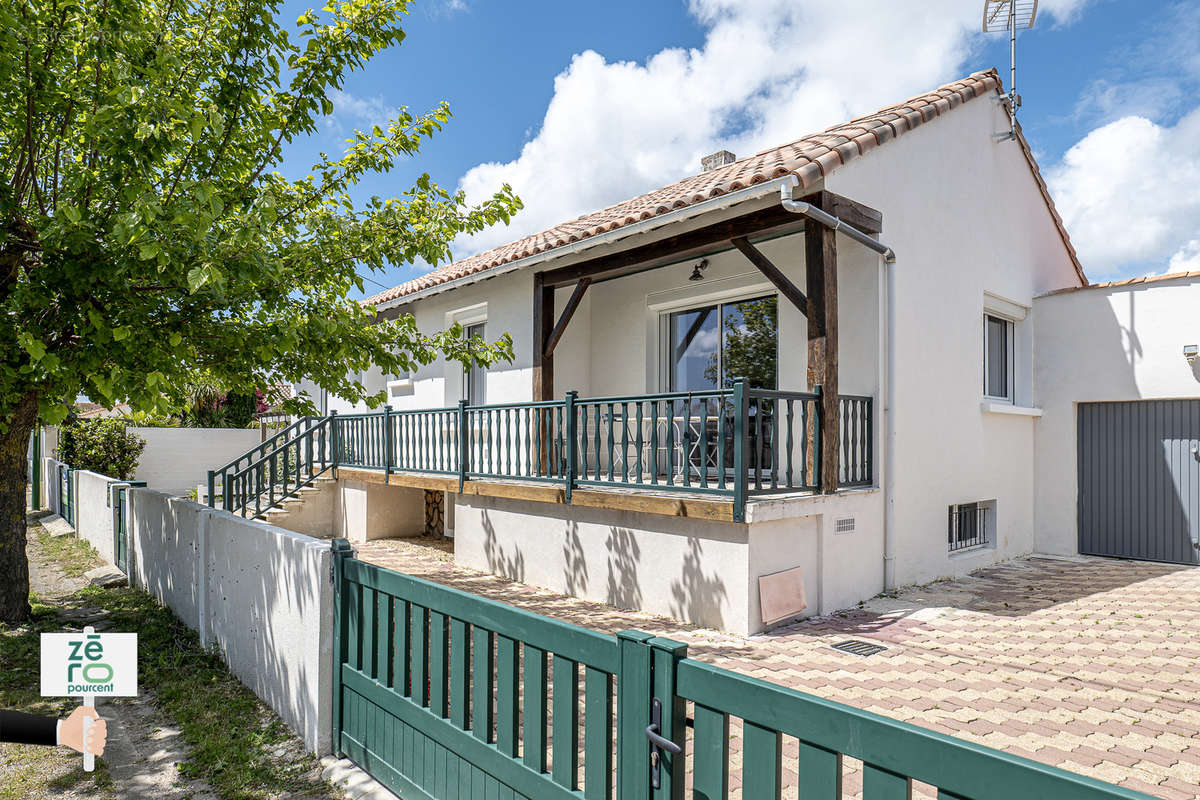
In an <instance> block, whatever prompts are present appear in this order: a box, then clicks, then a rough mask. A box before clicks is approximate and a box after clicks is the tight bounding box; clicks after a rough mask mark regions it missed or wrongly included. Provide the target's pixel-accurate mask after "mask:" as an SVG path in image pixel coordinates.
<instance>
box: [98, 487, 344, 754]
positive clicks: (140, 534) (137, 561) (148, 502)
mask: <svg viewBox="0 0 1200 800" xmlns="http://www.w3.org/2000/svg"><path fill="white" fill-rule="evenodd" d="M75 474H76V476H77V479H78V484H77V485H78V491H77V493H76V497H77V498H78V499H77V506H76V507H77V516H76V533H77V535H78V536H79V537H80V538H82V539H86V540H87V541H88V542H90V543H91V544H92V545H93V546H94V547H95V548H96V549H97V550H98V551H99V552H100V554H101V555H102V556H103V557H104V558H105V560H107V561H109V562H110V563H111V562H112V557H113V514H112V509H111V508H108V507H106V502H107V487H108V486H109V484H110V483H114V482H116V481H115V480H114V479H112V478H108V477H106V476H104V475H97V474H95V473H91V472H84V471H80V472H77V473H75ZM128 497H129V509H128V526H129V533H128V535H129V538H128V548H129V577H130V583H131V584H132V585H134V586H137V587H140V588H143V589H145V590H146V591H147V592H149V593H150V594H152V595H153V596H154V597H155V598H156V599H158V601H159V602H161V603H162V604H163V605H165V606H167V607H168V608H170V609H171V611H173V612H174V613H175V615H176V616H178V617H179V618H180V619H181V620H183V622H184V623H185V624H187V625H188V627H190V628H192V629H194V630H196V631H197V632H198V633H199V634H200V642H201V644H202V645H203V646H205V647H211V648H215V649H216V650H218V651H220V653H221V655H222V656H223V658H224V659H225V663H226V664H228V666H229V669H230V671H231V672H232V673H233V674H234V675H236V676H237V677H238V679H239V680H241V681H242V682H243V683H244V684H246V685H247V686H248V687H250V689H252V690H253V691H254V693H255V694H257V695H258V696H259V697H261V698H262V699H263V701H264V702H266V703H267V704H268V705H269V706H271V708H273V709H275V711H276V712H278V713H279V715H280V717H282V718H283V721H284V722H285V723H287V724H288V725H289V726H290V727H291V728H292V729H293V730H294V731H296V732H297V733H298V734H299V735H300V736H301V737H302V738H303V739H304V743H305V745H306V746H307V747H308V749H310V750H311V751H313V752H316V753H319V754H324V753H327V752H329V751H330V745H331V739H330V731H331V727H330V725H331V719H332V716H331V714H332V697H333V695H332V687H333V680H332V679H333V675H332V669H333V662H332V650H331V648H332V634H333V631H332V624H333V585H332V582H331V578H330V571H329V569H330V552H329V543H328V542H323V541H319V540H317V539H313V538H310V537H308V536H303V535H301V534H298V533H292V532H290V531H285V530H282V529H280V528H276V527H272V526H270V525H267V524H265V523H261V522H254V521H250V520H244V519H242V518H240V517H237V516H234V515H232V514H229V513H226V512H224V511H215V510H213V509H210V508H208V507H206V506H201V505H197V504H196V503H192V502H189V501H186V500H181V499H177V498H172V497H170V496H168V495H167V494H164V493H161V492H155V491H151V490H149V489H130V490H129V494H128Z"/></svg>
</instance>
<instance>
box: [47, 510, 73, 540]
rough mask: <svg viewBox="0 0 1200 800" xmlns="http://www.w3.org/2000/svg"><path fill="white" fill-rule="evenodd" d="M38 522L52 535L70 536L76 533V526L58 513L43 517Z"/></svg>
mask: <svg viewBox="0 0 1200 800" xmlns="http://www.w3.org/2000/svg"><path fill="white" fill-rule="evenodd" d="M38 524H39V525H41V526H42V527H43V528H45V529H46V533H48V534H50V535H51V536H68V535H70V534H73V533H75V528H74V527H72V526H71V523H69V522H67V521H66V520H65V519H63V518H62V517H60V516H59V515H58V514H51V515H50V516H48V517H42V518H41V519H40V520H38Z"/></svg>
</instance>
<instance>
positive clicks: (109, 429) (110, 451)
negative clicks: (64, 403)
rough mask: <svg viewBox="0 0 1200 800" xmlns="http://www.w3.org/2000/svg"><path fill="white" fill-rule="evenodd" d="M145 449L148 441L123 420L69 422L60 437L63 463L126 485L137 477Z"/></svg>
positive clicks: (60, 456)
mask: <svg viewBox="0 0 1200 800" xmlns="http://www.w3.org/2000/svg"><path fill="white" fill-rule="evenodd" d="M145 447H146V440H145V439H142V438H141V437H139V436H135V435H134V434H132V433H130V432H129V431H127V430H126V429H125V421H124V420H120V419H85V420H75V421H73V422H71V421H68V422H67V423H65V424H64V425H63V426H62V428H61V430H60V432H59V437H58V457H59V460H60V461H63V462H65V463H66V464H67V465H68V466H70V467H71V468H72V469H86V470H89V471H91V472H98V473H100V474H101V475H107V476H109V477H110V478H118V479H120V480H123V481H125V480H129V479H130V478H132V477H133V473H134V471H135V470H136V469H137V462H138V457H139V456H141V454H142V450H144V449H145Z"/></svg>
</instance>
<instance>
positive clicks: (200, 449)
mask: <svg viewBox="0 0 1200 800" xmlns="http://www.w3.org/2000/svg"><path fill="white" fill-rule="evenodd" d="M129 432H130V433H133V434H136V435H137V436H140V437H141V438H143V439H145V440H146V448H145V449H144V450H143V451H142V455H141V458H139V459H138V464H137V470H136V472H135V473H134V476H133V478H134V480H138V481H145V482H146V485H147V486H148V487H149V488H151V489H157V490H158V491H160V492H166V493H168V494H173V495H186V494H187V493H188V492H189V491H191V490H192V489H195V488H196V487H197V486H198V485H201V484H205V483H207V481H208V470H210V469H218V468H220V467H223V466H225V465H226V464H228V463H229V462H230V461H233V459H235V458H237V457H238V456H240V455H242V454H243V453H245V452H246V451H247V450H249V449H250V448H252V447H256V446H257V445H258V443H259V442H260V441H261V439H262V434H261V433H260V432H259V430H258V428H254V429H247V428H134V427H131V428H129Z"/></svg>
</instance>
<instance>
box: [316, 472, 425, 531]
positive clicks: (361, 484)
mask: <svg viewBox="0 0 1200 800" xmlns="http://www.w3.org/2000/svg"><path fill="white" fill-rule="evenodd" d="M333 502H334V505H333V509H332V520H331V521H332V528H330V534H329V535H332V536H337V537H342V538H346V539H349V540H350V541H352V542H365V541H367V540H368V539H383V538H393V537H402V536H420V535H421V534H422V533H424V532H425V493H424V492H423V491H422V490H420V489H414V488H412V487H409V486H386V485H383V484H379V483H370V482H367V481H356V480H350V479H346V478H339V479H338V481H337V489H336V491H335V493H334V495H333Z"/></svg>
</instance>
